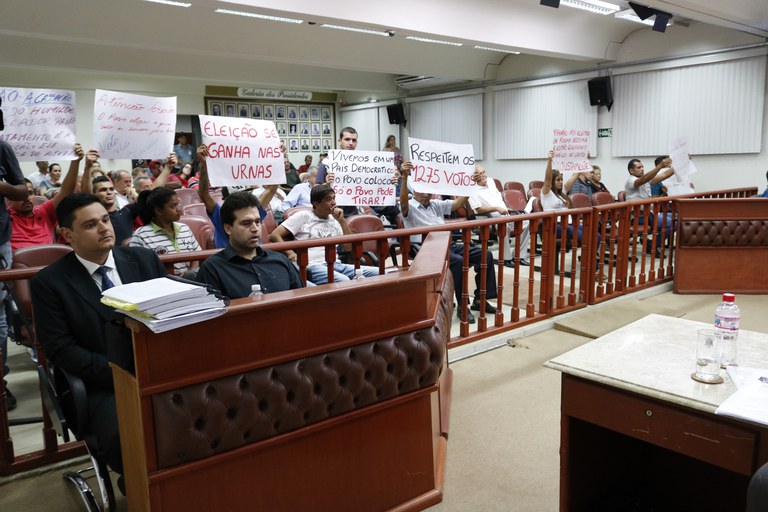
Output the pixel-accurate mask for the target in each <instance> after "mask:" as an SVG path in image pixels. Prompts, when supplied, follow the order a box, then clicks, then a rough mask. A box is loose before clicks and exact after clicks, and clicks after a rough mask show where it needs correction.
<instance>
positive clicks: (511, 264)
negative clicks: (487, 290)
mask: <svg viewBox="0 0 768 512" xmlns="http://www.w3.org/2000/svg"><path fill="white" fill-rule="evenodd" d="M504 266H505V267H507V268H515V262H514V261H512V260H504Z"/></svg>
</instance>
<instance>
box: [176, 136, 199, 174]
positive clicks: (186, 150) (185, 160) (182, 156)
mask: <svg viewBox="0 0 768 512" xmlns="http://www.w3.org/2000/svg"><path fill="white" fill-rule="evenodd" d="M177 140H178V144H176V145H175V146H173V152H174V153H176V158H177V162H176V168H177V169H181V168H182V167H184V166H185V165H187V164H190V168H191V164H192V161H193V159H194V157H195V146H193V145H192V144H188V143H187V135H186V134H184V133H180V134H179V136H178V138H177Z"/></svg>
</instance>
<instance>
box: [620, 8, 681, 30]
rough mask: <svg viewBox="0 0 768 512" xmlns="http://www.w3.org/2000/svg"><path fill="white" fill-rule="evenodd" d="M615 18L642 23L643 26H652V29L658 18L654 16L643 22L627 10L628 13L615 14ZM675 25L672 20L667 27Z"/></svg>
mask: <svg viewBox="0 0 768 512" xmlns="http://www.w3.org/2000/svg"><path fill="white" fill-rule="evenodd" d="M614 16H615V17H617V18H621V19H622V20H628V21H634V22H635V23H642V24H643V25H649V26H651V27H652V26H653V25H654V23H655V22H654V18H655V17H656V16H655V15H654V16H651V17H650V18H646V19H644V20H641V19H640V18H639V17H638V16H637V15H636V14H635V13H634V12H633V11H632V9H627V10H626V11H621V12H617V13H616V14H614ZM673 23H674V22H673V21H672V20H669V22H668V23H667V26H670V25H672V24H673Z"/></svg>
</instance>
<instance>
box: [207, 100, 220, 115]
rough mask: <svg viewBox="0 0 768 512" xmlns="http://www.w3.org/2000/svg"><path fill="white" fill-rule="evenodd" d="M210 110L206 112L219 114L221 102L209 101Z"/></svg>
mask: <svg viewBox="0 0 768 512" xmlns="http://www.w3.org/2000/svg"><path fill="white" fill-rule="evenodd" d="M210 107H211V108H210V110H208V113H209V114H210V115H212V116H220V115H221V103H218V102H211V104H210Z"/></svg>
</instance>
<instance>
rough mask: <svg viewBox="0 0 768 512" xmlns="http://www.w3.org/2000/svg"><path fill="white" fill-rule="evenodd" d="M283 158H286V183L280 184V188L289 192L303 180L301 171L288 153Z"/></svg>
mask: <svg viewBox="0 0 768 512" xmlns="http://www.w3.org/2000/svg"><path fill="white" fill-rule="evenodd" d="M283 158H284V160H285V184H283V185H280V188H281V189H282V190H283V191H284V192H285V193H288V192H290V191H291V189H292V188H293V187H295V186H296V185H298V184H299V183H301V180H299V172H298V171H297V170H296V168H295V167H294V166H293V164H292V163H291V161H290V159H288V155H284V156H283Z"/></svg>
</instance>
